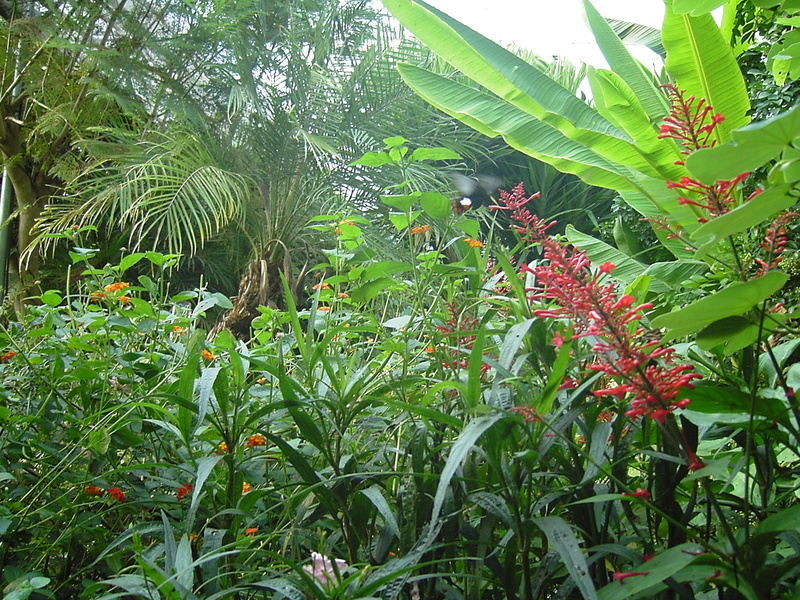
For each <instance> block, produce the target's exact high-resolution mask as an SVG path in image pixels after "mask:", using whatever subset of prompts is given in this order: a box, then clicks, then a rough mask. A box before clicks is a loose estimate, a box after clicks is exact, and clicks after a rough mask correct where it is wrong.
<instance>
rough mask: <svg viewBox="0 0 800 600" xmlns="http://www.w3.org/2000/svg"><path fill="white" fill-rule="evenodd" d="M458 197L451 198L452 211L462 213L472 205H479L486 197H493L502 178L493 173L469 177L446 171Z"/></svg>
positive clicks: (501, 182)
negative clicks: (459, 195)
mask: <svg viewBox="0 0 800 600" xmlns="http://www.w3.org/2000/svg"><path fill="white" fill-rule="evenodd" d="M448 176H449V177H450V179H451V180H452V181H453V185H454V186H455V188H456V190H458V193H459V194H461V197H460V198H456V199H455V200H453V212H455V213H456V214H459V215H460V214H464V213H465V212H466V211H468V210H469V209H470V208H472V207H473V206H475V207H477V206H481V204H483V203H484V202H485V201H486V200H487V199H488V198H491V197H493V196H494V195H495V194H496V193H497V190H498V188H499V187H500V186H501V185H503V180H502V179H500V178H499V177H496V176H495V175H476V176H475V177H469V176H467V175H462V174H461V173H448Z"/></svg>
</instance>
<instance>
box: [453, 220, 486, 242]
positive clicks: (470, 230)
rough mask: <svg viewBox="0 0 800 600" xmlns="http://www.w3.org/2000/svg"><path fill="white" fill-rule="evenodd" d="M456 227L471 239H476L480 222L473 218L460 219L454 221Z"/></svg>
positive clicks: (479, 229)
mask: <svg viewBox="0 0 800 600" xmlns="http://www.w3.org/2000/svg"><path fill="white" fill-rule="evenodd" d="M456 227H457V228H458V229H460V230H461V231H463V232H464V233H466V234H467V235H468V236H469V237H471V238H473V239H477V237H478V234H479V233H480V231H481V225H480V223H478V222H477V221H476V220H474V219H462V220H461V221H459V222H458V223H456Z"/></svg>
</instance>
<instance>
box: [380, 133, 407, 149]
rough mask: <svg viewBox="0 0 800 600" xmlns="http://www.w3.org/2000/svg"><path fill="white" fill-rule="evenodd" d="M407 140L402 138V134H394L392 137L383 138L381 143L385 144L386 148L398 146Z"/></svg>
mask: <svg viewBox="0 0 800 600" xmlns="http://www.w3.org/2000/svg"><path fill="white" fill-rule="evenodd" d="M407 141H408V140H407V139H406V138H404V137H403V136H402V135H395V136H393V137H388V138H383V143H384V144H386V147H387V148H399V147H400V146H402V145H403V144H405V143H406V142H407Z"/></svg>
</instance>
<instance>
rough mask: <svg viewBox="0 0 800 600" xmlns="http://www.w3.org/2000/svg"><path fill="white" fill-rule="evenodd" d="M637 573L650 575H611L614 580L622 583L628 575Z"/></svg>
mask: <svg viewBox="0 0 800 600" xmlns="http://www.w3.org/2000/svg"><path fill="white" fill-rule="evenodd" d="M639 575H650V573H614V574H613V575H612V576H611V577H612V579H614V581H619V582H620V583H624V582H625V579H627V578H628V577H637V576H639Z"/></svg>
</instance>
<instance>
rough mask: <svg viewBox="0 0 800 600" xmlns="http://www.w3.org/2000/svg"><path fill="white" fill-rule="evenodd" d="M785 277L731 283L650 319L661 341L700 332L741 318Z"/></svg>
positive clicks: (779, 274) (771, 274) (774, 275)
mask: <svg viewBox="0 0 800 600" xmlns="http://www.w3.org/2000/svg"><path fill="white" fill-rule="evenodd" d="M788 279H789V276H788V275H786V274H785V273H782V272H780V271H770V272H769V273H767V274H766V275H764V276H763V277H759V278H758V279H753V280H751V281H747V282H744V283H734V284H732V285H729V286H728V287H726V288H725V289H723V290H720V291H719V292H716V293H714V294H711V295H709V296H706V297H705V298H701V299H700V300H696V301H694V302H692V303H691V304H689V305H687V306H684V307H683V308H681V309H679V310H676V311H673V312H671V313H667V314H664V315H659V316H658V317H656V318H655V319H653V322H652V325H653V327H654V328H656V329H661V328H665V329H666V330H667V331H666V334H665V339H674V338H679V337H683V336H685V335H688V334H690V333H695V332H697V331H700V330H701V329H703V328H704V327H707V326H708V325H711V323H714V322H715V321H719V320H720V319H724V318H726V317H733V316H737V315H741V314H743V313H745V312H747V311H748V310H752V309H753V308H754V307H755V306H757V305H758V304H759V303H760V302H762V301H763V300H765V299H767V298H769V297H770V296H771V295H772V294H774V293H775V292H777V291H778V290H779V289H781V288H782V287H783V285H784V284H785V283H786V281H787V280H788Z"/></svg>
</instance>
